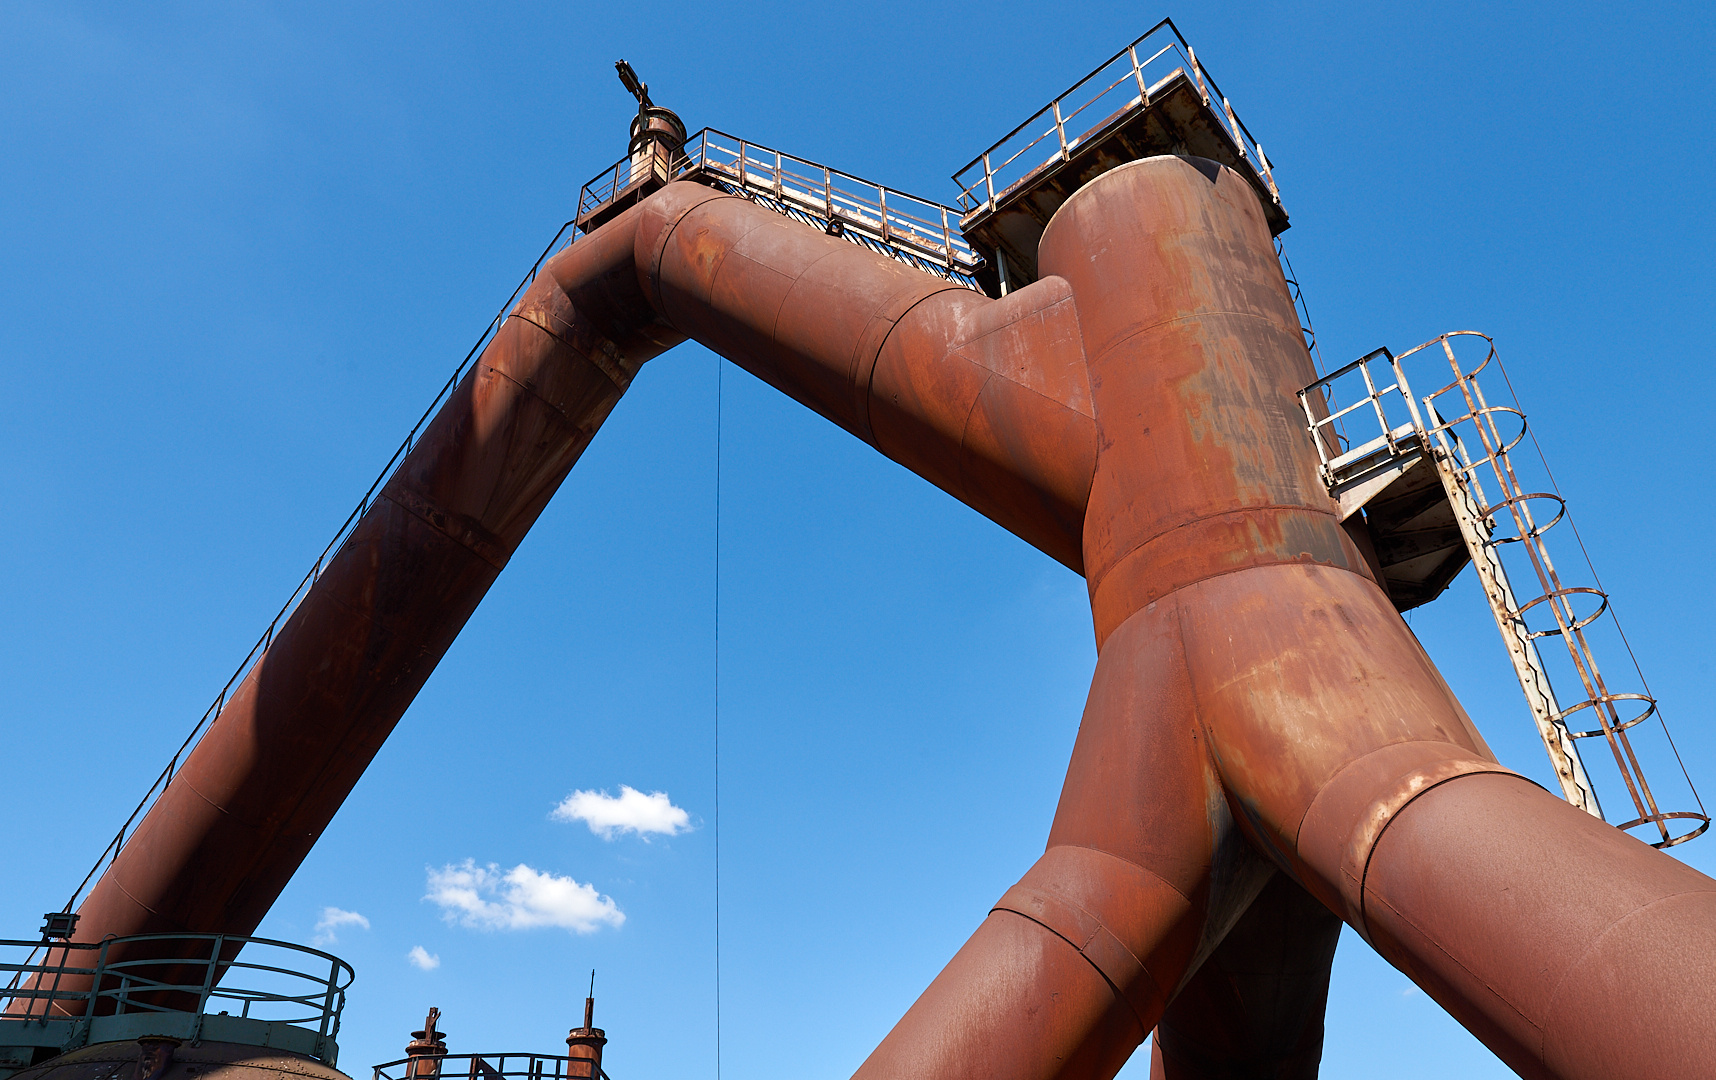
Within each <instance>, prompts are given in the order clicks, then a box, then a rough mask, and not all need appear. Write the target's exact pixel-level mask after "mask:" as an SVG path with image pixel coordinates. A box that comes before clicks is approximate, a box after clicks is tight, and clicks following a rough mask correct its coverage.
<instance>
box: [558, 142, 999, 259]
mask: <svg viewBox="0 0 1716 1080" xmlns="http://www.w3.org/2000/svg"><path fill="white" fill-rule="evenodd" d="M675 180H691V181H695V182H697V183H700V184H707V185H709V186H711V187H715V188H719V189H720V190H722V191H726V192H728V193H730V194H733V195H738V196H740V197H741V198H745V199H749V200H751V201H752V202H755V203H758V204H759V205H762V206H766V207H768V208H769V209H771V210H774V211H775V212H777V213H780V214H784V215H786V216H787V217H790V218H793V219H795V220H797V221H800V222H803V223H804V224H806V225H809V226H811V227H812V228H815V229H819V230H821V231H823V232H826V233H828V234H829V235H831V236H840V237H844V238H845V239H847V240H850V241H851V242H853V243H855V244H859V245H861V246H863V247H867V248H869V249H870V250H872V251H874V252H876V253H877V254H879V255H885V256H887V257H889V258H891V259H898V260H899V261H900V262H903V263H906V264H907V265H909V266H913V267H916V268H917V269H919V270H922V271H924V272H926V273H930V274H934V275H935V276H936V277H939V278H944V279H946V280H948V281H951V282H953V283H955V284H958V285H963V286H965V287H966V288H968V289H974V290H976V289H979V285H978V282H977V274H978V272H979V271H980V270H981V269H982V267H983V257H982V256H980V255H978V254H977V252H976V251H975V250H974V249H973V248H972V246H971V244H970V243H969V242H967V240H966V239H965V233H964V232H963V231H962V229H961V228H960V212H959V211H958V210H957V209H955V208H954V207H951V206H944V205H942V204H941V203H937V202H931V201H929V200H928V199H920V198H918V197H917V196H915V195H908V194H906V193H905V192H903V191H898V190H895V189H894V188H889V187H885V186H883V185H881V184H878V183H875V182H874V181H870V180H865V179H863V178H861V177H857V176H853V175H852V174H851V173H847V172H842V171H840V170H839V169H835V168H831V167H829V166H827V165H822V164H819V163H818V162H814V161H811V160H809V159H807V158H801V157H797V156H795V155H792V154H788V153H784V152H782V151H780V150H774V149H771V148H769V147H766V146H761V145H758V144H757V143H754V142H751V141H749V140H748V139H744V138H741V137H739V136H737V135H729V134H727V133H726V132H724V131H717V130H716V129H714V128H704V129H703V130H702V131H699V132H697V133H696V134H694V135H692V136H690V137H689V138H687V139H686V140H685V144H684V146H683V147H682V148H681V149H680V150H678V151H677V152H670V153H665V154H661V153H658V154H654V155H650V154H642V155H633V156H631V157H626V158H621V159H620V160H619V161H617V162H615V163H614V165H613V166H612V167H611V168H609V169H605V170H603V172H602V173H601V174H600V175H599V176H597V177H595V178H594V179H592V180H591V181H590V182H589V183H588V184H585V185H584V187H583V190H582V191H580V192H579V195H578V214H577V217H576V218H575V224H576V226H577V228H578V230H579V231H580V232H584V233H589V232H593V231H595V230H596V229H599V228H601V226H602V225H603V224H604V223H606V222H608V221H610V220H612V219H613V218H615V217H617V216H619V215H620V214H621V213H623V212H624V211H625V210H626V209H627V208H629V207H631V206H634V205H636V204H637V203H638V202H640V201H642V200H643V199H645V198H648V197H649V196H650V195H651V194H652V193H654V192H656V191H659V190H661V189H662V188H663V187H665V186H667V185H668V184H670V183H672V182H674V181H675Z"/></svg>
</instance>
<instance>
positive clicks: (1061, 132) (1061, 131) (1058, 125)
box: [1054, 98, 1067, 161]
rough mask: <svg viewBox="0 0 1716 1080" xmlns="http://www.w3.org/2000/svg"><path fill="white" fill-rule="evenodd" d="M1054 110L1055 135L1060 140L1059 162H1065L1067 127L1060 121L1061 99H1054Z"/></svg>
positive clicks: (1064, 122)
mask: <svg viewBox="0 0 1716 1080" xmlns="http://www.w3.org/2000/svg"><path fill="white" fill-rule="evenodd" d="M1054 110H1055V135H1056V136H1058V137H1059V138H1060V140H1061V160H1062V161H1065V160H1066V159H1067V126H1066V121H1065V120H1063V119H1061V99H1060V98H1056V99H1055V100H1054Z"/></svg>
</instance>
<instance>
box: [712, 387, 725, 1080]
mask: <svg viewBox="0 0 1716 1080" xmlns="http://www.w3.org/2000/svg"><path fill="white" fill-rule="evenodd" d="M726 366H727V362H726V361H725V360H723V359H721V357H719V356H717V357H715V1080H721V372H722V369H723V368H725V367H726Z"/></svg>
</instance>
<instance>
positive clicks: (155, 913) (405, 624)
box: [77, 211, 682, 941]
mask: <svg viewBox="0 0 1716 1080" xmlns="http://www.w3.org/2000/svg"><path fill="white" fill-rule="evenodd" d="M637 219H638V215H637V213H636V212H635V211H634V212H632V213H628V214H627V215H624V216H623V217H621V218H620V219H617V220H616V221H614V222H613V223H612V224H611V225H610V226H609V227H608V228H607V229H604V230H603V231H602V234H601V235H600V236H594V237H589V238H587V239H586V240H585V241H583V242H581V243H579V244H576V245H574V246H572V247H570V248H568V249H566V250H565V251H563V252H562V253H560V254H559V255H557V256H556V257H555V258H553V259H551V260H550V261H549V262H548V263H547V264H545V265H544V266H543V268H542V270H541V272H540V273H539V274H538V276H537V278H536V281H535V282H534V283H533V284H532V285H531V287H530V288H529V290H528V291H526V293H525V294H524V296H523V297H522V298H521V299H520V300H519V302H518V304H517V306H516V307H515V308H514V309H513V310H512V312H511V313H510V315H509V317H508V318H507V319H506V321H505V322H504V324H503V325H502V326H501V328H500V329H499V330H498V331H497V333H496V335H495V337H494V339H493V340H492V341H491V342H490V343H489V345H488V347H487V348H486V349H485V350H484V352H483V354H482V357H481V358H480V359H479V361H478V362H477V363H476V365H475V366H474V367H473V368H472V369H471V371H470V373H469V374H468V375H466V377H465V378H464V379H463V380H462V381H461V383H460V385H459V386H458V387H457V389H456V390H455V392H454V393H453V395H452V397H451V398H450V399H449V400H448V402H447V403H446V404H445V405H444V406H443V407H442V409H441V411H440V412H439V414H438V415H437V416H436V417H435V419H434V420H433V421H432V423H431V424H430V425H429V427H428V428H427V429H426V430H425V431H424V433H423V436H422V438H421V440H420V441H419V442H418V444H417V446H416V447H415V448H414V449H413V450H412V451H411V453H410V454H409V455H408V456H407V457H406V458H405V461H404V463H403V464H402V465H401V466H400V468H399V471H398V472H397V473H396V474H395V475H394V476H393V477H392V478H391V479H390V480H389V481H388V482H387V484H386V485H385V486H384V488H383V489H382V491H381V494H380V496H379V497H378V498H377V499H376V501H375V503H374V505H373V506H371V507H370V509H369V510H368V511H367V512H366V513H365V514H364V516H363V518H362V520H361V521H360V523H359V524H358V525H357V527H356V529H355V530H354V532H353V533H352V535H351V538H350V539H349V540H348V541H347V542H346V543H345V544H344V545H343V546H342V547H341V548H340V550H339V552H338V553H337V554H336V555H335V556H334V558H333V560H332V562H331V563H330V564H329V566H328V568H327V570H326V572H325V573H324V574H323V575H322V577H321V578H320V580H318V581H317V582H316V584H315V585H314V586H313V587H312V588H311V589H310V591H309V593H308V595H306V596H305V598H304V600H303V602H302V603H301V604H300V605H299V607H298V608H297V610H296V611H294V612H293V613H292V616H291V617H290V618H289V619H288V620H287V621H286V623H285V624H284V625H283V626H282V627H281V629H280V631H279V633H277V634H276V635H275V637H274V640H273V643H272V644H271V646H270V647H269V649H268V650H267V652H265V653H264V654H263V655H262V657H261V658H260V659H258V660H257V662H256V664H255V666H253V667H252V668H251V670H250V672H249V673H248V674H247V675H246V676H245V678H244V680H243V682H242V683H240V685H239V686H238V688H237V690H236V691H235V692H234V694H233V695H232V697H231V699H230V700H229V701H228V702H227V704H226V707H225V708H224V709H223V710H222V711H221V713H220V715H219V716H218V717H217V718H216V719H215V720H214V722H213V723H212V724H210V726H209V729H208V731H207V732H206V733H205V734H204V735H203V737H202V739H201V741H199V742H198V743H197V746H196V748H195V749H194V750H193V751H192V753H191V755H190V757H189V758H188V759H187V760H186V762H185V764H184V766H183V767H182V768H181V769H180V771H179V772H178V774H177V775H175V776H174V777H173V780H172V783H171V784H170V785H169V786H168V787H167V789H166V790H165V791H164V792H163V793H162V794H161V796H160V798H159V800H157V802H156V803H155V804H154V806H152V807H151V808H150V810H149V812H148V814H147V815H145V817H144V818H143V820H142V822H141V823H140V824H139V825H138V828H137V831H136V832H135V833H134V834H133V836H132V837H131V838H130V840H129V841H128V842H127V843H126V844H125V846H124V847H123V848H122V849H121V850H120V852H119V854H118V856H117V858H116V859H115V861H114V863H113V864H112V865H111V866H110V867H109V868H108V869H107V870H106V872H105V873H103V875H102V876H101V878H100V879H99V880H98V881H97V883H96V885H95V886H94V888H93V889H92V890H91V892H90V894H89V896H88V897H87V898H86V899H85V900H84V902H83V904H82V906H81V907H80V909H79V911H80V914H81V916H82V917H81V919H80V921H79V923H78V933H77V940H80V941H93V940H99V939H101V938H102V937H103V936H106V935H111V934H117V935H122V936H123V935H130V934H145V933H164V932H170V931H178V930H192V931H212V932H221V933H228V934H248V933H250V932H251V931H252V930H253V929H254V928H255V927H256V925H257V923H258V922H260V921H261V919H262V917H263V915H264V914H265V913H266V912H267V911H268V908H269V906H270V905H271V904H272V903H273V902H274V899H275V897H276V896H278V895H279V893H280V890H281V889H282V888H284V887H285V885H286V882H287V880H288V879H289V878H290V877H291V876H292V873H293V871H294V870H296V869H297V867H298V864H299V863H300V862H301V861H302V860H303V858H304V856H305V855H306V854H308V853H309V850H310V847H311V845H313V844H314V843H315V841H316V838H317V837H318V836H320V835H321V833H322V830H323V829H324V828H325V827H326V826H327V824H328V822H329V820H330V819H331V818H332V817H333V815H334V812H335V811H336V810H338V809H339V806H340V804H341V802H342V801H343V800H344V799H345V797H346V795H347V794H348V793H349V792H350V790H351V788H352V787H353V785H355V784H356V782H357V780H358V778H359V777H360V776H361V775H362V774H363V771H364V769H365V767H367V766H368V764H369V762H370V759H371V758H373V757H374V756H375V753H376V751H377V750H379V749H380V748H381V744H382V741H383V740H384V739H386V737H387V735H388V733H389V732H390V731H391V730H392V729H393V726H394V724H395V723H396V722H397V721H398V719H399V717H400V715H401V714H402V713H403V712H404V711H405V708H406V706H408V705H409V704H410V703H411V700H412V698H413V697H414V696H415V695H416V693H417V691H418V690H419V689H420V688H421V687H422V685H423V682H424V680H426V679H427V678H428V676H429V673H430V672H431V671H432V670H433V669H434V667H435V664H436V663H437V662H438V661H439V660H440V658H441V656H442V654H443V653H445V652H446V650H447V648H448V646H450V645H451V644H452V642H453V639H454V637H455V636H456V635H457V634H458V632H459V630H460V629H461V628H462V627H463V626H464V624H465V620H466V619H468V618H469V617H470V614H471V612H472V611H474V610H475V609H476V606H477V604H478V602H480V601H481V600H482V598H483V595H484V594H485V593H486V592H487V591H488V589H489V586H490V585H491V584H493V582H494V580H495V578H496V576H497V575H498V574H499V573H500V571H501V569H502V568H503V567H505V565H506V562H507V559H508V558H509V557H510V556H511V555H512V553H513V551H514V549H515V548H517V546H518V544H519V542H520V541H521V540H522V539H523V538H524V535H525V533H526V531H527V530H529V528H530V526H531V525H532V524H533V523H534V522H535V520H536V517H537V515H538V514H539V513H541V511H542V508H543V507H544V506H545V505H546V504H547V502H548V500H549V498H550V497H551V496H552V495H553V494H554V491H555V489H556V488H558V487H559V486H560V482H561V481H562V480H563V479H564V478H565V476H566V474H567V472H568V470H570V469H571V467H572V464H573V462H575V461H576V460H577V459H578V456H579V454H581V453H582V452H583V450H584V447H585V446H586V445H588V443H589V441H590V439H591V437H592V436H593V435H594V434H595V432H596V429H597V428H598V427H600V426H601V424H602V421H603V419H604V418H606V416H607V415H608V412H609V410H611V409H612V408H613V406H614V403H615V402H617V401H618V400H619V398H620V395H621V394H622V393H623V392H624V391H625V389H626V386H627V385H628V384H629V382H630V381H631V378H632V376H633V375H634V374H635V373H636V372H637V370H638V366H639V365H640V364H641V363H643V362H644V361H645V360H647V359H649V358H650V357H651V356H654V355H655V354H657V353H659V352H661V351H662V350H664V349H666V348H669V347H671V346H672V345H674V344H677V343H678V342H679V341H680V340H682V339H681V338H680V337H679V336H678V335H676V334H674V333H673V332H672V331H671V330H669V329H667V328H665V327H663V326H661V325H660V324H659V322H658V320H656V319H655V317H654V313H653V310H652V309H651V308H650V306H649V305H648V304H647V303H646V302H645V300H644V297H643V296H642V294H641V293H640V292H639V290H638V285H637V275H636V273H635V272H634V267H633V264H632V242H631V229H632V228H633V227H634V226H635V224H636V222H637Z"/></svg>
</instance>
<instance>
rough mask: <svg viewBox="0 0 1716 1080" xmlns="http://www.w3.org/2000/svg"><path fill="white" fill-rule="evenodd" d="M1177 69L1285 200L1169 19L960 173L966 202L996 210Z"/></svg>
mask: <svg viewBox="0 0 1716 1080" xmlns="http://www.w3.org/2000/svg"><path fill="white" fill-rule="evenodd" d="M1178 75H1184V76H1185V77H1186V78H1188V79H1190V80H1191V82H1192V85H1193V86H1194V87H1195V88H1196V90H1197V91H1198V94H1199V95H1200V96H1201V97H1202V98H1203V101H1204V104H1205V105H1208V106H1209V107H1210V108H1211V109H1212V110H1213V111H1214V112H1215V113H1216V116H1217V118H1218V119H1219V120H1220V121H1221V126H1222V130H1223V131H1225V132H1226V134H1227V136H1228V138H1229V139H1231V140H1232V142H1233V146H1234V149H1235V150H1236V151H1237V152H1238V154H1239V156H1240V158H1241V159H1242V160H1245V161H1248V162H1250V163H1251V166H1252V167H1253V168H1254V169H1256V170H1257V173H1258V175H1259V176H1260V177H1261V178H1262V179H1263V182H1264V184H1265V186H1267V187H1268V189H1269V194H1270V195H1271V196H1272V197H1273V198H1274V199H1275V201H1276V202H1280V201H1281V192H1280V190H1279V189H1277V188H1276V186H1275V176H1274V172H1273V167H1272V166H1271V165H1270V163H1269V158H1268V157H1266V156H1265V155H1264V153H1263V147H1262V146H1261V145H1259V143H1258V142H1257V140H1256V139H1255V138H1253V137H1252V134H1251V132H1250V131H1248V130H1247V129H1246V126H1245V124H1244V123H1242V122H1241V121H1240V119H1239V117H1238V116H1237V115H1236V114H1235V113H1234V111H1233V106H1232V105H1230V104H1229V103H1228V100H1227V97H1226V96H1225V95H1224V94H1222V92H1221V88H1220V87H1218V86H1217V85H1216V82H1215V80H1214V79H1213V78H1211V77H1210V75H1209V72H1207V71H1205V70H1204V68H1203V67H1202V65H1200V64H1199V63H1198V56H1197V53H1196V52H1194V51H1193V49H1192V47H1191V45H1189V44H1187V42H1186V39H1185V38H1184V37H1183V36H1181V34H1180V31H1179V28H1178V27H1176V26H1175V25H1174V20H1172V19H1163V20H1162V21H1161V22H1159V23H1157V24H1156V25H1155V26H1153V27H1151V28H1150V29H1149V30H1148V31H1147V32H1146V33H1145V34H1144V35H1143V36H1142V37H1140V38H1139V39H1138V40H1137V41H1134V42H1133V43H1132V44H1130V45H1128V46H1127V47H1126V48H1124V49H1121V50H1120V51H1119V52H1117V53H1115V54H1114V55H1113V56H1112V57H1110V58H1109V59H1108V61H1107V62H1105V63H1103V64H1101V65H1099V66H1098V67H1097V69H1096V70H1095V71H1092V72H1091V73H1090V74H1089V75H1086V76H1085V77H1084V78H1082V79H1080V80H1079V81H1078V82H1076V83H1074V84H1073V86H1072V88H1071V89H1070V90H1068V91H1067V92H1066V93H1064V94H1061V95H1060V96H1059V97H1057V98H1055V99H1054V100H1053V101H1051V102H1049V103H1048V104H1047V105H1045V106H1043V107H1042V109H1041V110H1039V111H1038V112H1037V113H1036V115H1034V116H1032V117H1031V118H1030V119H1029V120H1026V121H1025V122H1024V123H1022V124H1020V125H1019V126H1018V127H1016V128H1014V129H1013V130H1012V131H1010V132H1008V133H1007V135H1006V136H1005V137H1003V138H1002V139H1001V140H1000V141H999V142H997V143H996V144H995V145H994V146H991V147H990V148H989V149H987V150H985V151H983V153H981V154H979V155H977V156H976V157H975V158H973V159H972V160H971V162H970V164H968V165H966V166H965V167H964V168H963V169H960V170H959V171H958V172H956V173H954V174H953V182H954V183H955V184H958V185H959V205H960V207H961V208H962V209H963V210H965V211H966V212H968V213H969V212H970V211H972V210H976V209H977V208H979V207H986V208H988V209H989V210H994V209H995V204H996V202H997V201H998V200H1000V199H1003V198H1005V196H1006V195H1007V193H1008V192H1009V191H1010V190H1011V189H1012V188H1013V187H1014V186H1016V185H1017V184H1019V183H1020V182H1021V181H1022V180H1024V179H1025V178H1026V177H1027V176H1029V175H1030V174H1031V173H1033V172H1035V171H1036V170H1037V169H1039V168H1042V167H1043V166H1045V165H1048V164H1050V163H1051V162H1054V161H1056V160H1060V161H1065V160H1067V159H1068V158H1070V157H1071V156H1072V152H1073V151H1074V150H1075V149H1077V148H1078V147H1079V146H1080V145H1081V144H1082V143H1084V142H1085V141H1086V140H1087V139H1089V138H1090V136H1092V135H1093V134H1095V133H1096V132H1097V131H1099V130H1102V129H1103V128H1105V127H1106V126H1107V125H1108V124H1109V123H1110V122H1111V121H1113V120H1114V119H1116V118H1117V117H1119V116H1120V115H1121V114H1123V113H1125V112H1126V111H1127V110H1129V109H1131V108H1133V107H1134V106H1138V105H1142V106H1144V107H1146V108H1148V107H1149V105H1150V101H1151V99H1152V98H1153V97H1156V96H1158V95H1159V93H1160V92H1161V91H1162V90H1163V89H1165V88H1166V87H1167V85H1168V84H1169V83H1170V82H1172V81H1173V79H1174V77H1175V76H1178Z"/></svg>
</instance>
